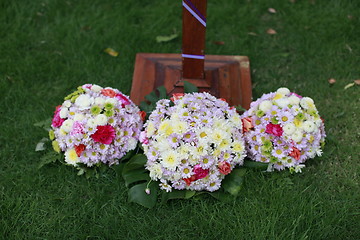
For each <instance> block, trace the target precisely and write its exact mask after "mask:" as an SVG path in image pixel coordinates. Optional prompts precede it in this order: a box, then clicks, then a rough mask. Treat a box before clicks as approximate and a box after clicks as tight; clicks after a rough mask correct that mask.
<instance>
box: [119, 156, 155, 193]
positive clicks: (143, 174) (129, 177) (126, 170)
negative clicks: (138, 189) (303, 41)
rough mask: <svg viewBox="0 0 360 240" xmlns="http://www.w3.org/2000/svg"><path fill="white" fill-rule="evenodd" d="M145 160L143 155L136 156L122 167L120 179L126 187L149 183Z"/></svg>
mask: <svg viewBox="0 0 360 240" xmlns="http://www.w3.org/2000/svg"><path fill="white" fill-rule="evenodd" d="M146 161H147V159H146V156H145V155H144V154H136V155H135V156H133V157H132V158H131V159H130V160H129V161H128V162H127V163H126V164H125V165H124V167H123V169H122V177H123V179H124V181H125V185H126V187H129V186H130V185H131V184H134V183H136V182H141V181H149V180H150V177H149V173H148V171H147V170H146V169H145V163H146Z"/></svg>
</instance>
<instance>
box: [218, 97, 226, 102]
mask: <svg viewBox="0 0 360 240" xmlns="http://www.w3.org/2000/svg"><path fill="white" fill-rule="evenodd" d="M219 100H221V101H224V102H227V101H226V99H225V98H219Z"/></svg>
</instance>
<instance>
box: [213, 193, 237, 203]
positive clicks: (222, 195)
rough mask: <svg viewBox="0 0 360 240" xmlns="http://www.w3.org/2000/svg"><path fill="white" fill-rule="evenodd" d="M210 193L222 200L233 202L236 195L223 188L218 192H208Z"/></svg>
mask: <svg viewBox="0 0 360 240" xmlns="http://www.w3.org/2000/svg"><path fill="white" fill-rule="evenodd" d="M208 194H209V195H210V196H212V197H213V198H215V199H217V200H219V201H221V202H231V201H233V200H234V196H232V195H230V194H228V193H226V192H224V191H222V190H218V191H216V192H208Z"/></svg>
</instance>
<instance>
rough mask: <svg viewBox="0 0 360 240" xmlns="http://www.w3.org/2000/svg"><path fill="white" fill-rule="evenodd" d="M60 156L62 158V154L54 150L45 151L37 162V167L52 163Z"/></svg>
mask: <svg viewBox="0 0 360 240" xmlns="http://www.w3.org/2000/svg"><path fill="white" fill-rule="evenodd" d="M61 158H62V154H59V153H57V152H55V151H50V152H47V153H46V154H44V155H43V156H42V157H41V158H40V163H39V166H38V169H40V168H42V167H43V166H45V165H47V164H50V163H54V162H56V161H57V160H60V159H61Z"/></svg>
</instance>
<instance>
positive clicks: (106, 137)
mask: <svg viewBox="0 0 360 240" xmlns="http://www.w3.org/2000/svg"><path fill="white" fill-rule="evenodd" d="M91 137H92V139H93V140H94V141H95V142H100V143H103V144H111V143H112V141H113V140H114V138H115V129H114V128H113V127H112V126H111V125H105V126H97V130H96V132H95V133H94V134H93V135H91Z"/></svg>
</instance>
